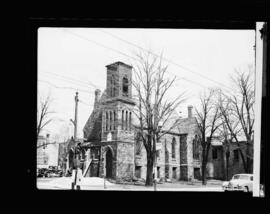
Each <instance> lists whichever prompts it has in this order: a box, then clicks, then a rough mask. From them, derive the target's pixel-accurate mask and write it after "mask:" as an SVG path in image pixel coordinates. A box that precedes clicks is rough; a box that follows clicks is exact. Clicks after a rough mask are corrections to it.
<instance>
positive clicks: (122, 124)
mask: <svg viewBox="0 0 270 214" xmlns="http://www.w3.org/2000/svg"><path fill="white" fill-rule="evenodd" d="M124 115H125V114H124V110H122V123H121V126H122V130H124Z"/></svg>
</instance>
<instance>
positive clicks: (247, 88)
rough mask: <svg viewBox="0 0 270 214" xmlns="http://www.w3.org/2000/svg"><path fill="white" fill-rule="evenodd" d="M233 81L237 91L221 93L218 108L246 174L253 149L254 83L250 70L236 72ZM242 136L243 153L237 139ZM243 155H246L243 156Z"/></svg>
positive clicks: (250, 166)
mask: <svg viewBox="0 0 270 214" xmlns="http://www.w3.org/2000/svg"><path fill="white" fill-rule="evenodd" d="M235 74H236V75H235V77H233V81H234V83H235V85H236V88H237V91H236V93H234V94H233V95H232V94H229V95H227V94H225V93H221V95H220V98H219V108H220V111H221V114H222V117H223V120H224V122H225V123H226V127H227V129H228V130H229V132H230V135H231V137H232V138H233V139H234V140H235V142H236V143H237V145H238V150H239V152H240V155H241V159H242V162H243V168H244V170H245V172H246V173H251V171H252V161H253V154H252V147H253V125H254V103H255V94H254V82H253V80H252V68H251V67H249V72H248V73H246V72H238V71H236V73H235ZM241 136H244V137H245V140H246V148H245V151H242V148H241V146H240V143H239V142H240V140H239V137H241ZM244 153H245V154H246V155H244Z"/></svg>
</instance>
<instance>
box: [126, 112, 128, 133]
mask: <svg viewBox="0 0 270 214" xmlns="http://www.w3.org/2000/svg"><path fill="white" fill-rule="evenodd" d="M125 122H126V125H125V126H126V130H128V111H126V120H125Z"/></svg>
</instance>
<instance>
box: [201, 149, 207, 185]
mask: <svg viewBox="0 0 270 214" xmlns="http://www.w3.org/2000/svg"><path fill="white" fill-rule="evenodd" d="M205 153H206V150H205V147H204V148H203V150H202V185H206V163H207V161H206V158H205V156H206V154H205Z"/></svg>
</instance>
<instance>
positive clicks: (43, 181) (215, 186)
mask: <svg viewBox="0 0 270 214" xmlns="http://www.w3.org/2000/svg"><path fill="white" fill-rule="evenodd" d="M71 183H72V179H71V177H60V178H37V189H54V190H57V189H58V190H59V189H60V190H71ZM221 184H222V181H209V182H208V184H207V185H206V186H202V184H201V183H200V182H194V183H193V184H188V183H185V182H180V181H178V182H174V183H163V184H157V188H156V191H195V192H204V191H205V192H223V190H222V187H221ZM80 187H81V190H107V191H113V190H118V191H119V190H120V191H122V190H123V191H154V187H145V186H143V185H130V184H114V183H110V182H108V181H107V180H106V181H105V189H104V179H103V178H98V177H87V178H83V180H82V181H81V185H80Z"/></svg>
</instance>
